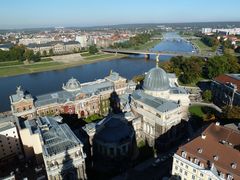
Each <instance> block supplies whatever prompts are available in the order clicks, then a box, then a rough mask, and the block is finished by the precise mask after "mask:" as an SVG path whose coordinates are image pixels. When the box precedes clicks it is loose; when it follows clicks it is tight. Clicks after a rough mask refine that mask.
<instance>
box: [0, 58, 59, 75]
mask: <svg viewBox="0 0 240 180" xmlns="http://www.w3.org/2000/svg"><path fill="white" fill-rule="evenodd" d="M62 66H64V64H63V63H59V62H53V61H49V62H48V61H47V62H38V63H34V64H28V65H24V64H19V65H13V66H8V67H0V76H13V75H17V74H27V73H33V72H40V71H46V70H52V69H58V68H60V67H62Z"/></svg>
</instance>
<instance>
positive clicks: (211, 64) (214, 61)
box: [206, 56, 229, 79]
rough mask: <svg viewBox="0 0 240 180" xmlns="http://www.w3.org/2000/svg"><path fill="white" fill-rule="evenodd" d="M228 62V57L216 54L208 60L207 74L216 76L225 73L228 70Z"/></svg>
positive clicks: (210, 76) (211, 76)
mask: <svg viewBox="0 0 240 180" xmlns="http://www.w3.org/2000/svg"><path fill="white" fill-rule="evenodd" d="M228 66H229V64H228V62H227V58H226V57H224V56H215V57H213V58H210V59H209V60H208V61H207V65H206V67H207V71H208V72H207V76H208V78H210V79H211V78H214V77H216V76H218V75H220V74H225V73H226V72H228Z"/></svg>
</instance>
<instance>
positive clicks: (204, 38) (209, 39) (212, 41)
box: [201, 36, 219, 47]
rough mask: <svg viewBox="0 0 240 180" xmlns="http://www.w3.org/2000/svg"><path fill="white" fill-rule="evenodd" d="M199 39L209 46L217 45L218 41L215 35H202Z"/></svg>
mask: <svg viewBox="0 0 240 180" xmlns="http://www.w3.org/2000/svg"><path fill="white" fill-rule="evenodd" d="M201 41H202V42H203V43H204V44H206V45H207V46H209V47H214V46H218V45H219V41H218V39H217V38H216V37H215V36H202V38H201Z"/></svg>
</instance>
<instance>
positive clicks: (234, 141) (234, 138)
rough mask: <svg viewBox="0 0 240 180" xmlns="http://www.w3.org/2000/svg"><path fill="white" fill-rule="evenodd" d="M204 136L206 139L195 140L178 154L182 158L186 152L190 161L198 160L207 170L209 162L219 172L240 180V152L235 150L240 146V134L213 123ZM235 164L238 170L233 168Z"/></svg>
mask: <svg viewBox="0 0 240 180" xmlns="http://www.w3.org/2000/svg"><path fill="white" fill-rule="evenodd" d="M203 134H204V135H205V136H206V137H205V139H204V138H202V137H201V136H199V137H197V138H195V139H193V140H192V141H190V142H189V143H187V144H185V145H183V146H181V147H180V148H179V149H178V151H177V154H178V155H179V156H181V153H182V151H185V152H186V153H187V159H188V160H190V159H191V158H192V159H194V158H197V159H198V160H199V161H200V162H201V163H203V164H204V167H205V168H207V166H208V162H210V164H212V163H214V165H215V167H216V168H217V170H218V171H220V172H222V173H224V174H229V173H230V174H231V175H232V176H233V177H234V179H240V152H239V151H238V150H237V149H234V146H235V145H239V144H240V132H239V131H235V130H232V129H230V128H227V127H224V126H220V125H215V124H214V123H213V124H211V125H210V126H209V127H208V128H207V129H206V130H205V131H204V132H203ZM223 140H224V141H223ZM199 149H201V152H199ZM214 156H217V157H218V160H214ZM233 163H236V165H237V167H236V169H234V168H232V164H233Z"/></svg>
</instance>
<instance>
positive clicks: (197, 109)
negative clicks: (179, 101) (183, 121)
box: [189, 105, 205, 118]
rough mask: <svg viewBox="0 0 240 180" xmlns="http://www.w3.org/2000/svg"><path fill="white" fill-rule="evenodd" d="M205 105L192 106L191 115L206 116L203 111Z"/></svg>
mask: <svg viewBox="0 0 240 180" xmlns="http://www.w3.org/2000/svg"><path fill="white" fill-rule="evenodd" d="M202 107H203V106H197V105H196V106H190V107H189V112H190V114H191V115H194V116H197V117H199V118H204V116H205V113H204V112H203V111H202Z"/></svg>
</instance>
